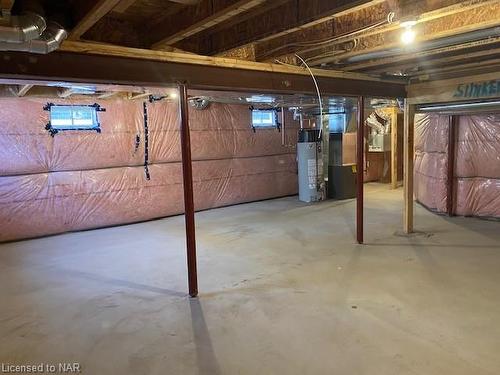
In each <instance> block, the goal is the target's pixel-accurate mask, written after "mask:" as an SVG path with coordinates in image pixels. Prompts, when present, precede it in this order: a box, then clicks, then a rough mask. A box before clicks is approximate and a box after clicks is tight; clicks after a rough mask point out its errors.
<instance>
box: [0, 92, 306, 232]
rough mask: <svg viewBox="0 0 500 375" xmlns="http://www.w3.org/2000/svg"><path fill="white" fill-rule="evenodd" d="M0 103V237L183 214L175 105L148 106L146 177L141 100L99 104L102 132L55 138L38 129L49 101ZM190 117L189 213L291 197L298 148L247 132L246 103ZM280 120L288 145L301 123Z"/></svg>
mask: <svg viewBox="0 0 500 375" xmlns="http://www.w3.org/2000/svg"><path fill="white" fill-rule="evenodd" d="M0 101H1V103H0V104H1V106H0V133H1V137H0V158H1V159H0V160H2V164H1V166H0V241H7V240H15V239H21V238H28V237H35V236H41V235H48V234H54V233H61V232H66V231H72V230H81V229H90V228H99V227H104V226H110V225H117V224H124V223H132V222H137V221H143V220H149V219H153V218H158V217H164V216H169V215H175V214H179V213H182V212H183V210H184V204H183V191H182V171H181V163H180V161H181V154H180V136H179V123H178V106H177V104H174V103H169V102H156V103H148V104H147V108H148V130H149V137H148V138H149V154H148V156H149V172H150V176H151V179H150V180H147V179H146V177H145V168H144V156H145V148H144V139H145V129H144V117H143V102H142V101H130V100H121V99H115V100H102V101H100V102H99V104H100V105H101V106H102V107H103V108H105V109H106V111H105V112H99V113H98V116H99V122H100V123H101V128H102V132H101V133H100V134H99V133H97V132H89V131H64V132H60V133H58V134H56V135H55V136H54V137H51V136H50V135H49V134H48V132H47V131H46V130H45V129H44V127H45V124H47V122H48V121H49V113H48V112H47V111H43V109H42V107H43V105H44V104H46V102H47V100H42V99H28V98H22V99H0ZM51 101H52V102H55V103H56V104H58V102H57V101H54V100H51ZM93 102H94V101H86V100H75V101H74V103H73V104H79V105H80V104H92V103H93ZM59 103H61V104H69V103H70V102H69V101H68V100H64V101H62V100H61V101H59ZM189 115H190V128H191V145H192V155H193V179H194V189H195V194H194V195H195V206H196V209H198V210H200V209H207V208H212V207H219V206H224V205H230V204H236V203H242V202H249V201H254V200H261V199H267V198H274V197H280V196H286V195H292V194H296V193H297V174H296V168H297V167H296V161H295V148H294V147H290V146H282V145H281V134H280V133H279V132H278V131H277V130H276V129H258V130H257V131H256V132H253V130H252V129H251V126H250V111H249V110H248V107H246V106H241V105H223V104H212V105H211V106H210V107H209V108H208V109H206V110H203V111H198V110H194V109H192V110H190V114H189ZM287 116H289V115H288V114H287ZM286 124H287V132H286V139H285V140H286V145H293V146H295V144H296V135H297V127H298V126H297V124H296V123H295V122H294V121H293V120H292V118H291V116H289V118H287V121H286ZM137 137H138V138H139V142H138V143H137V142H136V138H137Z"/></svg>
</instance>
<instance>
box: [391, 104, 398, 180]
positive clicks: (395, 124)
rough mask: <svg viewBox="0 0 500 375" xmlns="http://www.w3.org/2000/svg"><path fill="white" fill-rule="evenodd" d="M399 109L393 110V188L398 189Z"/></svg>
mask: <svg viewBox="0 0 500 375" xmlns="http://www.w3.org/2000/svg"><path fill="white" fill-rule="evenodd" d="M398 151H399V150H398V108H397V107H394V108H391V187H392V188H393V189H397V188H398Z"/></svg>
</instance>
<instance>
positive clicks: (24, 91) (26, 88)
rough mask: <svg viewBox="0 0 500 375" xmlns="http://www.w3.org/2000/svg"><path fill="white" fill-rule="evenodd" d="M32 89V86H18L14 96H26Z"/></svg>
mask: <svg viewBox="0 0 500 375" xmlns="http://www.w3.org/2000/svg"><path fill="white" fill-rule="evenodd" d="M32 87H33V85H32V84H27V85H22V86H19V89H18V90H17V93H16V95H17V96H19V97H22V96H24V95H26V94H27V93H28V91H30V90H31V88H32Z"/></svg>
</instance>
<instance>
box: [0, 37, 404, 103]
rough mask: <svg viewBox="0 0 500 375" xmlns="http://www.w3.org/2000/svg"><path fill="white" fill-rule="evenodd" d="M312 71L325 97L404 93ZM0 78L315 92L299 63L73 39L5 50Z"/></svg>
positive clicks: (400, 86)
mask: <svg viewBox="0 0 500 375" xmlns="http://www.w3.org/2000/svg"><path fill="white" fill-rule="evenodd" d="M313 72H314V74H315V76H316V78H317V80H318V83H319V86H320V89H321V91H322V92H323V93H324V94H327V95H345V96H357V95H365V96H375V97H405V96H406V88H405V85H404V83H403V82H401V81H391V80H382V79H378V78H374V77H370V76H368V75H365V74H360V73H350V72H338V71H331V70H321V69H315V70H313ZM0 78H16V79H26V80H30V79H34V80H49V81H63V82H80V83H81V82H86V83H107V84H126V85H141V86H172V85H175V84H177V83H179V82H182V83H186V84H187V85H189V87H190V88H196V89H214V90H232V91H262V92H275V93H315V88H314V85H313V82H312V79H311V76H310V74H309V73H308V71H307V70H306V69H305V68H301V67H296V66H288V65H278V64H269V63H256V62H250V61H243V60H236V59H231V58H221V57H207V56H199V55H193V54H186V53H176V52H163V51H152V50H142V49H134V48H126V47H117V46H110V45H103V44H96V43H84V42H74V41H67V42H65V43H64V44H63V45H62V48H61V50H60V51H57V52H54V53H51V54H48V55H33V54H26V53H19V52H5V53H3V54H2V59H0Z"/></svg>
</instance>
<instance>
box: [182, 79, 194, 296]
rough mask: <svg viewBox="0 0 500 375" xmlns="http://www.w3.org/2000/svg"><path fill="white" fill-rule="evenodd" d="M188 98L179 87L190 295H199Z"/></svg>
mask: <svg viewBox="0 0 500 375" xmlns="http://www.w3.org/2000/svg"><path fill="white" fill-rule="evenodd" d="M188 108H189V106H188V96H187V87H186V85H179V117H180V130H181V152H182V177H183V185H184V212H185V218H186V246H187V266H188V286H189V295H190V296H191V297H196V296H197V295H198V276H197V271H196V236H195V222H194V194H193V166H192V160H191V139H190V135H189V115H188Z"/></svg>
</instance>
